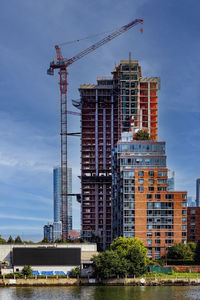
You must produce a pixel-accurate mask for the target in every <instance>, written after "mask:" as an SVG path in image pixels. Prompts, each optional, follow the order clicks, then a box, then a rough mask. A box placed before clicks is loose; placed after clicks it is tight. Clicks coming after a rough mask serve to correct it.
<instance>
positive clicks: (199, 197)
mask: <svg viewBox="0 0 200 300" xmlns="http://www.w3.org/2000/svg"><path fill="white" fill-rule="evenodd" d="M196 205H197V207H199V206H200V178H198V179H197V181H196Z"/></svg>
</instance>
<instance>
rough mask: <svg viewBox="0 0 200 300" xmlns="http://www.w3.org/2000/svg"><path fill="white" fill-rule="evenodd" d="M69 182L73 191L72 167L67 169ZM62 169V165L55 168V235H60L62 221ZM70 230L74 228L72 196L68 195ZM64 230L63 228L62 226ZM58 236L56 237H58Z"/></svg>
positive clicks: (70, 190)
mask: <svg viewBox="0 0 200 300" xmlns="http://www.w3.org/2000/svg"><path fill="white" fill-rule="evenodd" d="M67 176H68V178H67V184H68V189H67V190H68V193H69V194H71V193H72V168H68V171H67ZM60 193H61V169H60V167H55V168H54V170H53V194H54V223H55V226H54V227H55V231H56V232H55V233H54V235H55V236H57V238H59V237H58V235H59V233H58V232H59V228H60V223H59V222H60V221H61V195H60ZM66 213H67V215H68V232H70V230H72V197H71V196H68V212H66ZM61 230H62V228H61ZM57 238H56V239H57Z"/></svg>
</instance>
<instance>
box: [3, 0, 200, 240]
mask: <svg viewBox="0 0 200 300" xmlns="http://www.w3.org/2000/svg"><path fill="white" fill-rule="evenodd" d="M199 11H200V2H199V0H168V1H166V0H123V1H121V0H115V1H113V0H112V1H111V0H101V1H96V0H84V1H82V0H73V1H70V0H58V1H54V0H40V1H35V0H18V1H15V0H10V1H6V0H2V1H1V3H0V37H1V40H0V68H1V72H0V100H1V101H0V141H1V142H0V234H2V235H3V236H5V237H7V236H8V235H9V234H12V235H13V236H16V235H17V234H20V235H21V236H22V238H24V239H33V240H39V239H41V238H42V227H43V225H44V224H45V223H46V222H48V221H51V220H52V218H53V191H52V168H53V166H55V165H57V164H58V163H59V155H60V150H59V147H60V137H59V131H60V126H59V87H58V75H57V74H55V76H52V77H50V76H47V75H46V70H47V68H48V67H49V63H50V61H51V60H52V59H53V58H55V56H56V55H55V50H54V45H55V44H57V43H61V42H65V41H71V40H75V39H79V38H83V37H86V36H89V35H93V34H96V33H99V32H104V31H107V30H110V29H115V28H118V27H121V26H122V25H125V24H127V23H128V22H130V21H131V20H134V19H136V18H143V19H144V25H143V28H144V33H143V34H141V33H140V26H136V27H135V28H133V29H131V30H129V31H128V32H126V33H124V34H123V35H121V36H120V37H118V38H116V39H115V40H113V41H111V42H110V43H108V44H106V45H104V46H103V47H101V48H99V49H98V50H96V51H95V52H93V53H91V54H89V55H88V56H86V57H84V58H82V59H81V60H79V61H77V62H76V63H74V64H73V65H71V66H70V67H69V76H68V79H69V85H68V90H69V92H68V99H69V109H73V108H72V106H71V99H78V98H79V93H78V87H79V86H80V84H83V83H95V81H96V77H97V76H103V75H110V72H111V71H112V70H113V68H114V65H115V64H118V63H119V62H120V60H122V59H128V53H129V51H131V52H132V58H133V59H138V60H139V63H140V65H141V67H142V75H143V76H144V77H145V76H159V77H160V78H161V90H160V92H159V139H160V140H165V141H166V143H167V155H168V160H167V161H168V166H169V168H171V169H173V170H175V172H176V189H177V190H187V191H188V192H189V195H190V196H193V197H194V198H195V180H196V178H198V177H200V171H199V166H200V155H199V153H200V142H199V140H200V126H199V125H200V99H199V78H200V55H199V53H200V39H199V32H200V19H199ZM102 37H103V36H102ZM100 38H101V36H100V37H98V38H91V39H89V40H86V41H83V42H80V43H74V44H70V45H68V46H65V47H62V53H63V56H64V57H67V58H70V57H72V56H74V55H75V54H77V53H78V52H79V51H81V50H83V49H85V48H86V47H88V46H89V45H91V44H92V43H94V42H96V41H97V40H98V39H100ZM79 125H80V123H79V118H78V117H76V116H69V130H71V131H79ZM79 157H80V144H79V139H78V138H75V137H74V138H69V164H70V165H71V166H72V167H73V192H75V193H78V192H79V191H80V182H79V179H78V178H77V176H78V175H80V159H79ZM73 217H74V219H73V226H74V228H80V207H79V204H78V203H76V202H75V200H74V202H73Z"/></svg>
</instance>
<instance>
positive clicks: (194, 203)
mask: <svg viewBox="0 0 200 300" xmlns="http://www.w3.org/2000/svg"><path fill="white" fill-rule="evenodd" d="M187 202H188V207H196V201H194V200H193V199H192V197H191V196H188V197H187Z"/></svg>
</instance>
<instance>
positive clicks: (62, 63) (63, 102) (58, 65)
mask: <svg viewBox="0 0 200 300" xmlns="http://www.w3.org/2000/svg"><path fill="white" fill-rule="evenodd" d="M139 23H140V24H142V23H143V20H142V19H136V20H134V21H132V22H130V23H128V24H127V25H124V26H122V27H121V28H120V29H118V30H116V31H114V32H113V33H112V34H109V35H108V36H107V37H105V38H103V39H102V40H100V41H99V42H97V43H95V44H93V45H91V46H90V47H88V48H86V49H85V50H83V51H81V52H80V53H79V54H77V55H75V56H73V57H72V58H70V59H66V58H63V56H62V53H61V49H60V47H59V46H58V45H56V46H55V49H56V54H57V58H56V59H55V60H54V61H52V62H51V63H50V67H49V69H48V70H47V74H48V75H54V69H59V72H58V73H59V85H60V115H61V118H60V121H61V133H60V135H61V222H62V238H63V239H66V238H68V235H69V228H70V227H71V224H70V223H69V218H68V178H67V177H68V176H67V172H68V171H67V167H68V166H67V135H68V131H67V114H68V110H67V84H68V82H67V74H68V73H67V67H68V66H69V65H71V64H73V63H74V62H76V61H77V60H79V59H81V58H82V57H84V56H86V55H87V54H89V53H90V52H93V51H94V50H96V49H97V48H99V47H101V46H103V45H104V44H106V43H108V42H109V41H111V40H113V39H114V38H116V37H117V36H119V35H121V34H122V33H124V32H126V31H127V30H129V29H131V28H132V27H134V26H136V25H137V24H139Z"/></svg>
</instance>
